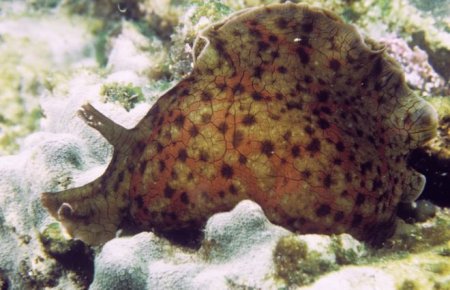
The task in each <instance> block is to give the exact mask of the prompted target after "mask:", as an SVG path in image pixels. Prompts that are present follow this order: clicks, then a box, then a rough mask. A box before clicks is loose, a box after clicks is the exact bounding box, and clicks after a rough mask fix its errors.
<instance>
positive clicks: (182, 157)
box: [178, 148, 188, 162]
mask: <svg viewBox="0 0 450 290" xmlns="http://www.w3.org/2000/svg"><path fill="white" fill-rule="evenodd" d="M187 157H188V154H187V151H186V149H184V148H181V149H180V150H178V159H179V160H180V161H181V162H186V159H187Z"/></svg>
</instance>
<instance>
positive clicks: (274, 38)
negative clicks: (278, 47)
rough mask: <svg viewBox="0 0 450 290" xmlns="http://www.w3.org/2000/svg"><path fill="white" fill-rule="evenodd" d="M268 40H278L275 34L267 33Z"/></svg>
mask: <svg viewBox="0 0 450 290" xmlns="http://www.w3.org/2000/svg"><path fill="white" fill-rule="evenodd" d="M269 41H270V42H277V41H278V37H277V36H276V35H273V34H271V35H269Z"/></svg>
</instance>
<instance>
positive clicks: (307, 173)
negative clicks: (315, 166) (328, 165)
mask: <svg viewBox="0 0 450 290" xmlns="http://www.w3.org/2000/svg"><path fill="white" fill-rule="evenodd" d="M301 174H302V177H303V178H304V179H308V178H310V177H311V175H312V174H311V171H309V170H308V169H306V170H303V171H302V173H301Z"/></svg>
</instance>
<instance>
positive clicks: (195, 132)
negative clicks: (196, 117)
mask: <svg viewBox="0 0 450 290" xmlns="http://www.w3.org/2000/svg"><path fill="white" fill-rule="evenodd" d="M198 133H200V132H199V131H198V128H197V126H195V125H193V126H192V127H191V128H189V136H191V137H196V136H197V135H198Z"/></svg>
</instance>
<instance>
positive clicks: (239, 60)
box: [43, 3, 437, 244]
mask: <svg viewBox="0 0 450 290" xmlns="http://www.w3.org/2000/svg"><path fill="white" fill-rule="evenodd" d="M194 57H195V66H194V69H193V71H192V73H191V74H190V75H189V76H188V77H187V78H186V79H184V80H182V81H181V82H180V83H179V84H177V85H176V86H175V87H174V88H172V89H171V90H170V91H168V92H167V93H166V94H164V95H163V96H162V97H161V98H160V99H159V100H158V101H157V102H156V104H155V105H154V106H153V107H152V108H151V109H150V111H149V112H148V114H147V115H146V116H145V117H144V118H143V120H142V121H141V122H140V123H139V124H138V125H137V126H136V127H135V128H134V129H132V130H126V129H124V128H121V127H120V126H118V125H116V124H114V123H113V122H112V121H110V120H106V119H105V118H106V117H104V116H102V115H101V113H99V112H97V111H96V110H95V109H94V108H93V107H92V106H90V105H87V106H85V107H84V109H83V111H82V112H83V113H82V114H84V116H85V119H87V120H88V124H89V125H91V126H92V127H94V128H95V129H97V130H99V131H100V132H101V133H102V134H103V135H104V136H105V138H106V139H108V141H109V142H110V143H112V144H113V145H114V147H115V153H114V157H113V161H112V162H111V164H110V166H109V167H108V169H107V171H106V172H105V174H104V176H102V177H100V178H99V180H96V181H94V182H93V183H91V184H88V185H86V186H84V187H81V188H78V189H70V190H68V191H63V192H60V193H44V194H43V203H44V205H45V206H46V207H47V208H48V209H49V210H50V212H51V213H52V214H53V215H54V216H55V217H57V218H58V219H59V220H61V221H62V223H63V224H64V225H65V226H66V227H67V228H68V229H69V232H70V233H72V235H74V236H75V237H78V238H80V239H82V240H84V241H86V242H88V243H91V244H99V243H103V242H105V241H106V240H108V239H110V238H112V237H113V236H114V235H113V232H114V229H117V228H118V227H119V226H120V223H121V222H122V221H123V220H124V218H125V217H126V216H127V217H128V219H131V220H132V221H133V223H134V224H135V225H138V226H139V227H140V228H141V229H156V230H158V231H167V230H176V229H186V228H199V227H201V226H202V225H204V223H205V221H206V219H207V218H208V217H210V216H211V215H212V214H214V213H216V212H219V211H224V210H229V209H231V208H232V207H233V206H234V205H236V204H237V203H238V202H239V201H241V200H243V199H252V200H254V201H256V202H257V203H258V204H260V205H261V206H262V208H263V209H264V212H265V214H266V215H267V217H268V218H269V219H270V220H271V221H272V222H274V223H277V224H280V225H283V226H285V227H287V228H289V229H291V230H295V231H297V232H301V233H309V232H320V233H342V232H348V233H350V234H352V235H354V236H355V237H357V238H360V239H365V240H369V241H375V242H377V241H382V240H383V239H385V238H386V237H387V236H389V235H390V234H391V233H392V231H393V229H394V227H395V213H396V208H397V205H398V203H399V202H400V201H411V200H414V199H415V198H416V197H417V196H418V195H419V194H420V193H421V191H422V189H423V184H424V182H425V179H424V177H423V176H422V175H420V174H419V173H417V172H415V171H413V170H412V169H410V168H408V166H407V164H406V159H407V155H408V153H409V151H410V150H411V149H413V148H416V147H418V146H420V145H421V144H423V143H425V142H426V141H428V140H429V139H431V138H432V137H433V136H434V135H435V134H436V127H437V118H436V113H435V112H434V110H433V109H432V108H431V106H430V105H429V104H427V103H426V102H425V101H423V100H421V99H419V98H418V97H416V96H415V95H413V93H412V92H411V91H410V90H409V88H408V87H407V86H406V84H405V81H404V77H403V75H402V73H401V72H400V70H399V67H398V65H397V64H395V62H394V61H393V60H392V59H390V58H389V57H388V56H387V55H386V54H385V52H384V50H383V49H382V47H380V46H379V45H377V44H376V43H375V42H373V41H371V40H367V41H366V42H365V41H364V40H363V39H362V38H361V36H360V35H359V34H358V33H357V31H356V29H355V28H354V27H353V26H351V25H348V24H345V23H343V22H342V21H341V20H340V19H339V17H337V16H336V15H334V14H332V13H331V12H328V11H325V10H322V9H317V8H311V7H309V6H306V5H302V4H292V3H286V4H275V5H270V6H266V7H260V8H252V9H248V10H244V11H241V12H238V13H236V14H235V15H233V16H231V17H229V18H228V19H226V20H225V21H223V22H221V23H218V24H215V25H213V26H211V27H210V28H208V29H207V30H205V31H204V32H203V33H202V34H201V35H200V36H199V37H198V39H197V41H196V43H195V46H194ZM86 116H87V117H86ZM99 187H100V188H101V190H100V191H99V190H98V189H97V188H99ZM99 196H100V197H99ZM92 204H96V206H95V207H94V206H93V205H92ZM105 207H108V211H107V210H105V209H104V208H105ZM79 213H83V220H82V221H81V220H80V219H79V218H77V214H78V215H79ZM94 225H95V226H94ZM105 225H108V226H107V229H108V230H106V227H105ZM102 227H105V230H103V229H102Z"/></svg>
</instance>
